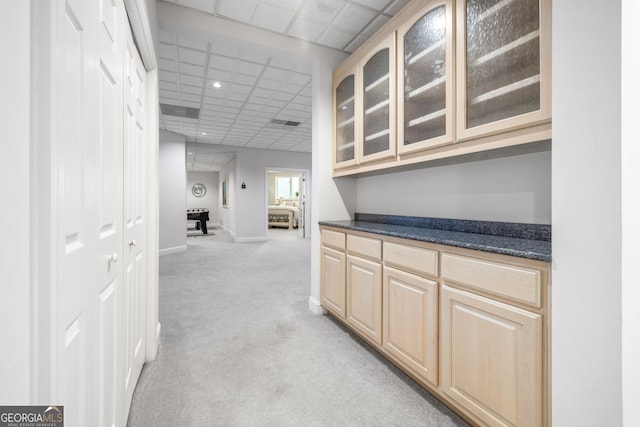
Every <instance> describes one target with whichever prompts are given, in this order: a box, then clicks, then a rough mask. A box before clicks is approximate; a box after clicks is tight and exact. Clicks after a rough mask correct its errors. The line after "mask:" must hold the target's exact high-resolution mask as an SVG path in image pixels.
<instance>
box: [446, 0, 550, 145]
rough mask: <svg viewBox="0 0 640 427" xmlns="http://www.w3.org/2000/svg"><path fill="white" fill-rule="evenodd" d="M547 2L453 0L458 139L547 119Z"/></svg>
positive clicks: (548, 6) (548, 105)
mask: <svg viewBox="0 0 640 427" xmlns="http://www.w3.org/2000/svg"><path fill="white" fill-rule="evenodd" d="M550 3H551V2H550V1H548V0H500V1H498V2H486V1H483V0H457V4H456V6H457V7H456V10H457V15H456V17H457V27H456V29H457V40H458V49H457V51H456V53H457V65H458V66H457V71H458V80H457V85H458V92H457V93H458V100H457V101H458V102H457V113H458V121H457V124H458V126H457V139H458V140H460V141H462V140H465V139H469V138H473V137H477V136H483V135H490V134H496V133H501V132H505V131H508V130H511V129H517V128H522V127H526V126H531V125H535V124H539V123H544V122H549V121H550V120H551V55H550V52H551V50H550V49H551V48H550V46H551V40H550V34H551V29H550V26H551V10H550V9H551V4H550Z"/></svg>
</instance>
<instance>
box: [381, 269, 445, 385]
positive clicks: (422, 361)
mask: <svg viewBox="0 0 640 427" xmlns="http://www.w3.org/2000/svg"><path fill="white" fill-rule="evenodd" d="M382 300H383V309H382V313H383V314H382V318H383V330H382V332H383V333H382V336H383V337H384V344H383V346H384V348H385V349H386V350H387V351H388V352H389V353H390V354H392V355H393V356H395V357H396V358H397V359H399V360H400V361H402V362H404V363H405V364H407V365H408V366H410V367H411V368H412V369H413V370H414V371H415V372H416V373H417V374H419V375H421V376H422V377H424V378H425V379H426V380H427V381H429V382H430V383H431V384H433V385H434V386H437V385H438V382H437V380H438V377H437V366H438V365H437V354H438V353H437V339H438V334H437V331H438V284H437V283H436V282H434V281H431V280H427V279H424V278H422V277H419V276H416V275H414V274H409V273H405V272H403V271H400V270H396V269H394V268H389V267H385V268H384V272H383V281H382Z"/></svg>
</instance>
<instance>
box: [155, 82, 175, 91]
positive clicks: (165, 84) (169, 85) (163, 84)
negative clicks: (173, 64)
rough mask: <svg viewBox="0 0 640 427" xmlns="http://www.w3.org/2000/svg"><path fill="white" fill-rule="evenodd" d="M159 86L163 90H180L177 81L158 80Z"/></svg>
mask: <svg viewBox="0 0 640 427" xmlns="http://www.w3.org/2000/svg"><path fill="white" fill-rule="evenodd" d="M158 88H160V90H161V91H165V90H171V91H174V92H175V91H177V90H178V85H177V84H175V83H169V82H163V81H160V82H158Z"/></svg>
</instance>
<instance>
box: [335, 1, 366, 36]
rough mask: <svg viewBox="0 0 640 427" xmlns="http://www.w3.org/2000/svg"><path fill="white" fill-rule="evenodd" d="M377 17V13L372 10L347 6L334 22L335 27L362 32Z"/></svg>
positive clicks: (351, 5) (352, 5)
mask: <svg viewBox="0 0 640 427" xmlns="http://www.w3.org/2000/svg"><path fill="white" fill-rule="evenodd" d="M375 16H376V13H375V12H373V11H372V10H369V9H365V8H364V7H362V6H357V5H354V4H347V5H346V6H345V7H344V8H343V9H342V11H341V12H340V14H339V15H338V17H337V18H336V19H335V20H334V21H333V25H335V26H338V27H342V28H345V29H349V30H352V31H353V30H355V31H357V32H360V31H361V30H362V29H363V28H364V27H366V26H367V24H368V23H369V22H371V20H372V19H373V18H374V17H375Z"/></svg>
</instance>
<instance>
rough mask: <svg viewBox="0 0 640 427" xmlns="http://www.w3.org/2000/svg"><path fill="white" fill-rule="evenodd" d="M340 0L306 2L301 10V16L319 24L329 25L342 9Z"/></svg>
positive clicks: (312, 0)
mask: <svg viewBox="0 0 640 427" xmlns="http://www.w3.org/2000/svg"><path fill="white" fill-rule="evenodd" d="M344 4H345V2H344V1H342V0H308V1H307V4H306V5H305V6H304V8H303V9H302V16H305V17H307V18H311V19H312V20H314V21H316V22H320V23H327V24H328V23H331V22H333V20H334V19H335V17H336V15H337V14H338V12H339V11H340V9H342V7H343V6H344Z"/></svg>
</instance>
